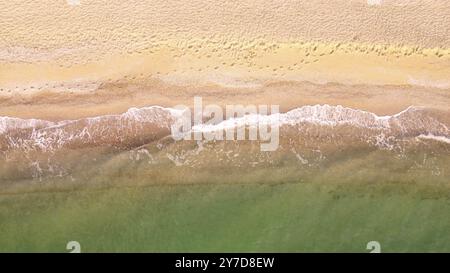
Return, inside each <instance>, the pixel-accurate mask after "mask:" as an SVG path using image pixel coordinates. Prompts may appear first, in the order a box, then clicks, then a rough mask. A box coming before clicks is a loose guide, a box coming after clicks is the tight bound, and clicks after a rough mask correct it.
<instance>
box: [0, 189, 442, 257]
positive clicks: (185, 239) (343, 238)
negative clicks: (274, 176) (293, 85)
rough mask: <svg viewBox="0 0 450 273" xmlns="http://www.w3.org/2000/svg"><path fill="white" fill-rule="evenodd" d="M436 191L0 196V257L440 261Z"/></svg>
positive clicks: (177, 191) (118, 192) (134, 191)
mask: <svg viewBox="0 0 450 273" xmlns="http://www.w3.org/2000/svg"><path fill="white" fill-rule="evenodd" d="M449 212H450V195H449V194H448V190H446V189H441V188H439V187H426V188H421V187H419V186H414V185H412V186H411V185H396V184H395V183H394V184H390V183H389V184H386V183H381V184H374V185H352V184H345V185H342V184H341V185H337V184H333V183H327V184H323V183H287V184H276V185H274V184H272V185H269V184H245V185H242V184H241V185H237V184H221V185H216V184H204V185H172V186H168V185H167V186H148V187H137V186H133V187H128V188H117V187H115V188H110V189H106V190H94V189H92V190H84V191H67V192H58V193H55V192H54V193H48V192H47V193H29V194H23V193H22V194H11V195H1V196H0V251H1V252H15V251H19V252H46V251H51V252H67V250H66V244H67V242H69V241H78V242H80V244H81V251H82V252H124V251H125V252H142V251H144V252H157V251H158V252H159V251H162V252H205V251H206V252H210V251H218V252H240V251H245V252H247V251H250V252H260V251H262V252H304V251H314V252H319V251H320V252H335V251H351V252H368V250H366V244H367V242H369V241H378V242H380V244H381V251H382V252H419V251H420V252H422V251H425V252H449V251H450V216H449V215H450V214H449Z"/></svg>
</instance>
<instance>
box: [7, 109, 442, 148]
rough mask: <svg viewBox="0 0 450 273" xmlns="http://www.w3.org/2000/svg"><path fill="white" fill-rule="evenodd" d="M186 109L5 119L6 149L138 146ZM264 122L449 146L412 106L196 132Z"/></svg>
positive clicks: (228, 123) (433, 120)
mask: <svg viewBox="0 0 450 273" xmlns="http://www.w3.org/2000/svg"><path fill="white" fill-rule="evenodd" d="M181 115H182V111H181V110H176V109H172V108H163V107H159V106H151V107H144V108H131V109H129V110H128V111H127V112H125V113H123V114H119V115H104V116H98V117H92V118H84V119H79V120H68V121H59V122H51V121H46V120H38V119H19V118H12V117H0V150H2V151H5V150H10V149H25V150H43V151H45V150H54V149H58V148H61V147H69V148H77V147H81V146H100V145H109V146H117V147H137V146H140V145H144V144H146V143H148V142H151V141H154V140H157V139H160V138H162V137H165V136H169V135H170V128H171V126H172V125H173V124H174V123H175V122H177V120H179V118H180V117H181ZM258 122H266V123H267V122H277V123H278V124H279V125H280V126H281V127H290V126H299V125H302V126H308V125H312V126H321V127H342V126H347V127H354V128H359V129H366V130H367V131H372V132H373V133H374V134H375V133H377V134H379V133H380V132H382V133H383V134H389V135H393V136H396V137H405V136H407V137H416V138H417V139H422V140H424V139H433V140H435V141H441V142H444V143H449V135H450V133H449V129H448V127H447V125H446V124H445V123H444V122H442V121H440V120H439V118H437V117H435V116H434V115H433V114H432V113H431V112H430V111H428V110H427V109H424V108H421V107H413V106H411V107H408V108H407V109H405V110H404V111H402V112H400V113H398V114H395V115H392V116H378V115H376V114H374V113H371V112H367V111H362V110H357V109H352V108H347V107H343V106H331V105H313V106H303V107H299V108H296V109H293V110H291V111H289V112H286V113H279V114H271V115H255V114H253V115H245V116H243V117H239V118H232V119H228V120H225V121H222V122H220V123H218V124H202V125H195V126H193V127H192V130H193V131H215V130H223V129H226V128H230V127H239V126H249V125H254V124H257V123H258Z"/></svg>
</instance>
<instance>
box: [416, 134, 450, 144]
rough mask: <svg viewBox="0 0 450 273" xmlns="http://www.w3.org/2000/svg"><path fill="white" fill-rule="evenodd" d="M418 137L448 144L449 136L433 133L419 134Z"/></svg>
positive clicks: (449, 142)
mask: <svg viewBox="0 0 450 273" xmlns="http://www.w3.org/2000/svg"><path fill="white" fill-rule="evenodd" d="M417 138H418V139H427V140H435V141H439V142H444V143H447V144H450V138H449V137H446V136H435V135H433V134H426V135H425V134H421V135H419V136H418V137H417Z"/></svg>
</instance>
